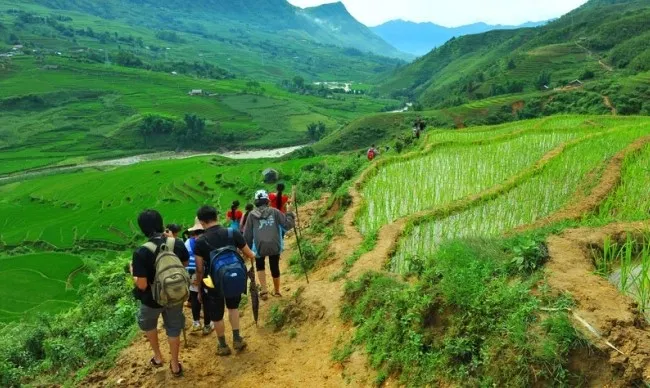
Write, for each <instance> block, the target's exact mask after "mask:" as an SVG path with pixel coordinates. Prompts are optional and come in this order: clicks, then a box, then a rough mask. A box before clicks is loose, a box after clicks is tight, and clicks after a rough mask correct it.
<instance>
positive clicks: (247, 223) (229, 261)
mask: <svg viewBox="0 0 650 388" xmlns="http://www.w3.org/2000/svg"><path fill="white" fill-rule="evenodd" d="M276 188H277V192H276V193H271V194H269V193H267V192H266V191H265V190H259V191H257V192H256V193H255V195H254V198H253V200H254V202H253V203H252V204H249V205H247V206H246V207H245V213H242V211H241V210H239V206H240V203H239V202H238V201H234V202H233V203H232V206H231V208H230V210H229V211H228V212H227V214H226V218H227V220H226V222H227V223H228V224H229V225H228V227H225V226H222V225H221V224H220V223H219V218H218V215H219V213H218V211H217V210H216V209H215V208H214V207H212V206H210V205H204V206H201V207H200V208H199V209H198V210H197V212H196V218H195V223H194V225H193V226H192V227H190V228H187V229H186V230H185V231H184V233H183V235H184V236H186V237H187V239H186V241H185V242H184V241H183V239H181V238H178V235H179V234H180V233H181V231H182V228H181V227H179V226H178V225H175V224H170V225H167V227H164V226H163V225H164V224H163V218H162V215H161V214H160V213H159V212H158V211H156V210H153V209H148V210H145V211H143V212H142V213H140V215H139V216H138V225H139V227H140V230H141V231H142V233H143V234H144V235H145V236H146V237H147V239H148V241H147V242H146V243H145V244H144V245H142V246H141V247H139V248H138V249H137V250H136V251H135V252H133V258H132V261H131V265H130V272H131V275H132V276H133V281H134V283H135V288H134V291H133V293H134V296H135V297H136V299H138V300H140V302H141V303H140V309H139V312H138V317H137V318H138V326H139V327H140V329H141V330H142V331H144V332H145V335H146V337H147V340H148V341H149V343H150V345H151V348H152V350H153V357H152V358H151V359H150V360H149V364H150V365H151V366H152V367H155V368H159V367H162V366H163V364H164V361H163V356H162V353H161V351H160V345H159V342H158V319H159V317H160V316H161V315H162V318H163V322H164V327H165V330H166V333H167V337H168V342H169V347H170V353H171V360H170V364H169V368H170V370H171V373H172V375H173V376H174V377H180V376H182V375H183V366H182V364H181V362H180V361H179V351H180V335H181V333H182V332H183V330H185V316H184V314H183V306H184V305H186V303H187V302H188V301H189V304H190V306H191V310H192V330H193V331H197V332H198V331H202V333H203V335H206V336H207V335H210V334H211V333H212V332H213V331H215V332H216V333H217V341H218V342H217V354H218V355H220V356H228V355H230V354H231V353H232V350H231V348H230V346H229V345H228V343H227V341H226V334H225V333H226V326H225V323H224V315H225V310H226V309H227V310H228V319H229V321H230V326H231V328H232V346H233V348H234V349H235V350H236V351H241V350H243V349H244V348H246V341H245V340H244V338H243V337H242V336H241V333H240V327H239V310H238V309H239V304H240V302H241V298H242V294H245V293H246V285H247V278H250V277H251V275H252V274H254V271H253V268H255V270H256V272H257V278H258V279H259V286H257V285H254V286H255V287H258V289H259V297H260V298H261V299H262V300H267V299H268V291H267V286H266V272H265V269H266V265H265V263H266V258H268V260H269V266H270V270H271V277H272V278H273V294H272V295H273V296H275V297H281V296H282V294H281V290H280V255H281V254H282V251H283V249H284V234H285V233H286V232H287V231H289V230H291V229H292V228H294V226H295V216H294V213H293V212H291V211H290V207H291V201H290V199H289V197H288V196H287V195H285V194H283V191H284V189H285V186H284V184H281V183H280V184H278V185H277V187H276ZM244 258H246V259H248V261H249V263H250V270H248V269H247V266H246V263H245V259H244ZM253 279H254V278H253ZM201 311H202V312H203V326H201V323H200V315H201Z"/></svg>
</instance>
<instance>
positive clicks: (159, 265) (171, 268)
mask: <svg viewBox="0 0 650 388" xmlns="http://www.w3.org/2000/svg"><path fill="white" fill-rule="evenodd" d="M175 243H176V239H174V238H171V237H170V238H167V239H166V240H165V242H164V243H162V244H161V245H160V247H158V246H156V244H155V243H153V242H151V241H149V242H148V243H146V244H144V247H145V248H147V249H148V250H149V251H150V252H151V253H153V254H154V255H156V261H155V262H154V267H155V269H156V275H155V276H154V280H153V284H152V285H151V294H152V295H153V299H154V300H155V301H156V303H158V304H159V305H161V306H163V307H173V306H178V305H181V304H183V303H185V301H186V300H187V299H188V297H189V295H190V290H189V287H190V276H189V274H188V273H187V270H186V269H185V267H183V263H182V262H181V260H180V259H179V258H178V256H176V253H174V244H175ZM156 252H157V254H156Z"/></svg>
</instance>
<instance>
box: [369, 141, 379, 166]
mask: <svg viewBox="0 0 650 388" xmlns="http://www.w3.org/2000/svg"><path fill="white" fill-rule="evenodd" d="M378 155H379V150H377V148H375V145H374V144H373V145H372V146H371V147H370V149H368V152H367V153H366V156H367V157H368V161H369V162H372V161H373V160H374V159H375V157H377V156H378Z"/></svg>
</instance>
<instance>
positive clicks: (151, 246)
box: [142, 241, 158, 255]
mask: <svg viewBox="0 0 650 388" xmlns="http://www.w3.org/2000/svg"><path fill="white" fill-rule="evenodd" d="M142 246H143V247H145V248H147V250H149V252H151V253H153V254H154V255H155V254H156V251H157V250H158V245H156V244H155V243H152V242H151V241H147V242H146V243H145V244H143V245H142Z"/></svg>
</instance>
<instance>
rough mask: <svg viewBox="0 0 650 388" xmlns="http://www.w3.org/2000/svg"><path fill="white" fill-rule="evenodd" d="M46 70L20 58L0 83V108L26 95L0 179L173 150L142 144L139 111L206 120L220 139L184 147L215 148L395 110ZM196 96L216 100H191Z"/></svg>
mask: <svg viewBox="0 0 650 388" xmlns="http://www.w3.org/2000/svg"><path fill="white" fill-rule="evenodd" d="M46 63H49V64H50V65H56V66H58V68H57V69H56V70H42V69H41V67H42V66H43V65H42V64H38V63H37V62H36V60H35V59H34V58H32V57H17V58H15V59H13V60H12V62H11V64H10V71H9V72H8V74H6V75H5V76H4V77H2V78H0V103H1V102H2V101H5V102H7V101H16V100H17V99H20V98H23V102H22V103H18V105H10V108H9V109H3V112H2V113H1V114H0V118H1V119H2V120H3V123H4V125H3V127H2V129H0V147H2V148H1V149H2V154H1V156H0V160H2V161H4V162H3V163H1V164H0V166H1V167H0V174H6V173H12V172H17V171H21V170H27V169H33V168H39V167H43V166H48V165H56V164H69V163H79V162H80V161H83V160H85V159H88V158H94V159H97V158H111V157H116V156H122V155H128V154H137V153H143V152H149V151H151V147H155V148H156V149H167V150H176V149H178V148H179V144H178V142H177V141H176V140H175V139H174V138H173V137H171V136H167V135H165V136H162V137H161V136H156V137H155V138H153V139H151V138H150V139H149V140H148V141H147V142H145V141H144V139H143V138H142V136H141V135H140V134H139V133H138V131H137V126H138V123H139V121H140V120H141V118H142V117H143V115H146V114H154V115H161V116H165V117H172V118H175V119H177V120H182V119H183V117H184V115H185V114H187V113H189V114H197V115H198V116H199V117H201V118H203V119H205V120H206V124H207V132H208V135H207V136H209V138H210V139H212V138H216V139H217V140H210V141H204V142H197V143H195V144H194V143H191V142H190V143H188V144H187V145H186V148H190V149H202V150H212V151H214V150H215V149H223V148H236V149H238V148H247V147H248V148H252V147H262V148H273V147H283V146H290V145H296V144H304V143H307V142H308V141H309V138H308V136H307V125H308V124H310V123H312V122H319V121H322V122H324V123H326V125H327V128H328V130H329V131H334V130H336V129H338V127H339V126H341V125H344V124H345V123H347V122H348V121H349V120H352V119H354V118H357V117H359V116H361V115H364V114H368V113H373V112H379V111H380V110H381V109H382V108H383V107H384V106H386V105H388V104H391V103H394V101H393V100H383V99H376V98H372V97H368V96H346V97H345V99H344V100H327V99H324V98H320V97H315V96H298V95H292V94H289V93H288V92H286V91H284V90H281V89H279V88H278V87H276V86H275V85H273V84H270V83H262V84H261V85H262V88H263V89H264V91H260V90H261V89H260V90H256V91H251V90H249V88H248V86H247V85H246V84H247V82H248V81H246V80H221V81H216V80H205V79H196V78H192V77H188V76H182V75H179V76H173V75H170V74H165V73H155V72H150V71H145V70H138V69H130V68H124V67H119V66H108V67H107V66H104V65H97V64H95V65H93V64H84V63H78V62H75V61H72V60H70V59H68V58H58V57H48V58H47V59H46ZM193 89H202V90H206V91H208V92H210V93H212V94H215V95H214V96H212V97H208V96H188V94H187V93H188V91H190V90H193ZM26 96H31V97H30V98H33V99H38V100H35V101H31V100H27V99H26ZM215 141H217V143H215Z"/></svg>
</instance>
